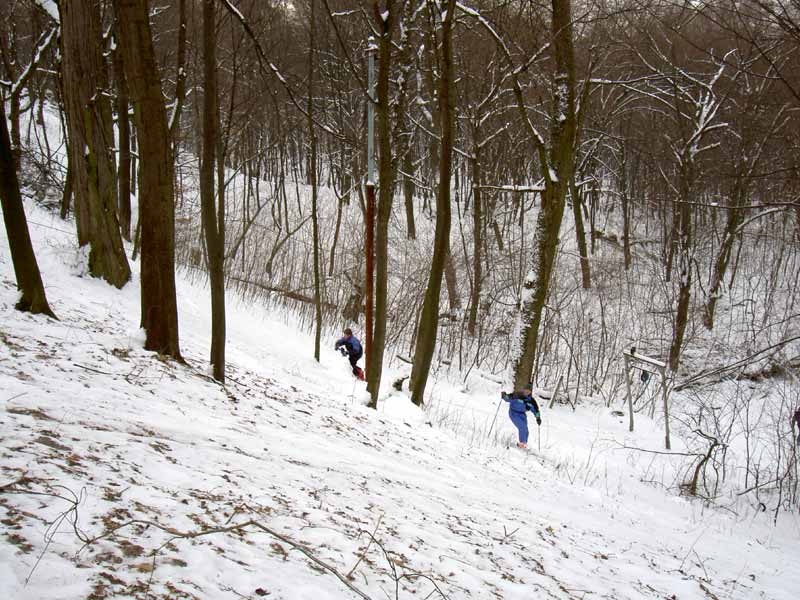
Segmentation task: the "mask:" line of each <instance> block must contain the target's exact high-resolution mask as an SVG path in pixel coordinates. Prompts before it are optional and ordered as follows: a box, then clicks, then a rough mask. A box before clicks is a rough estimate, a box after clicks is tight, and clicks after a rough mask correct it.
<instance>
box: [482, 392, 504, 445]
mask: <svg viewBox="0 0 800 600" xmlns="http://www.w3.org/2000/svg"><path fill="white" fill-rule="evenodd" d="M502 402H503V397H502V396H501V397H500V402H498V403H497V410H496V411H494V419H492V424H491V426H490V427H489V435H487V436H486V438H487V439H488V438H489V437H490V436H491V435H492V429H494V422H495V421H497V413H499V412H500V404H502Z"/></svg>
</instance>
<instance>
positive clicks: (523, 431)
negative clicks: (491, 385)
mask: <svg viewBox="0 0 800 600" xmlns="http://www.w3.org/2000/svg"><path fill="white" fill-rule="evenodd" d="M500 395H501V396H502V398H503V400H505V401H506V402H508V403H509V405H508V416H509V417H510V418H511V422H512V423H514V426H515V427H516V428H517V430H518V431H519V442H518V443H517V447H518V448H527V447H528V414H527V413H528V411H531V412H532V413H533V416H534V417H536V424H537V425H541V424H542V417H541V415H540V414H539V405H538V404H536V400H534V399H533V386H532V385H531V384H528V385H525V386H523V388H522V389H521V390H519V391H518V392H512V393H511V394H506V393H505V392H501V393H500Z"/></svg>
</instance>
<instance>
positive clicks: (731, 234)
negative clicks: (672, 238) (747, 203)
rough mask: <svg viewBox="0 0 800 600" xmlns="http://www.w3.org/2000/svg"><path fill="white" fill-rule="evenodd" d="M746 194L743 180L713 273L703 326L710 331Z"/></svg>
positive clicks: (735, 196)
mask: <svg viewBox="0 0 800 600" xmlns="http://www.w3.org/2000/svg"><path fill="white" fill-rule="evenodd" d="M746 193H747V192H746V184H745V183H744V182H743V181H741V180H739V181H737V182H736V185H735V188H734V193H733V196H734V202H735V204H734V206H732V207H731V208H730V209H729V210H728V219H727V221H726V222H725V232H724V233H723V236H722V243H721V244H720V247H719V251H718V252H717V257H716V259H715V260H714V268H713V271H712V273H711V285H710V286H709V290H708V301H707V302H706V305H705V309H704V311H703V326H704V327H705V328H706V329H708V330H709V331H710V330H711V329H712V328H713V327H714V315H715V312H716V308H717V301H718V300H719V291H720V288H721V287H722V282H723V281H724V279H725V273H726V272H727V270H728V264H729V263H730V260H731V253H732V251H733V242H734V241H735V240H736V230H737V229H738V228H739V225H740V224H741V223H742V216H743V215H742V210H741V209H740V207H741V206H742V205H743V204H744V198H745V194H746Z"/></svg>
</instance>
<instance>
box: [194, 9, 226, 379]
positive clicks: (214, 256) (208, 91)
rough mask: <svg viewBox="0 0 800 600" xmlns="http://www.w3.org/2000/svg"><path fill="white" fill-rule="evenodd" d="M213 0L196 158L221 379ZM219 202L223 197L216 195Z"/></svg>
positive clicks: (207, 17)
mask: <svg viewBox="0 0 800 600" xmlns="http://www.w3.org/2000/svg"><path fill="white" fill-rule="evenodd" d="M215 2H216V0H203V81H204V88H205V89H204V92H203V155H202V160H201V162H200V204H201V212H202V215H201V216H202V222H203V233H204V234H205V242H206V252H207V255H208V278H209V283H210V286H211V356H210V361H211V366H212V368H213V374H214V379H216V380H217V381H219V382H222V383H224V382H225V271H224V265H225V244H224V243H223V238H222V231H223V229H224V227H225V223H224V221H223V220H222V219H219V220H218V219H217V204H216V202H215V200H214V172H215V169H216V166H217V165H216V150H217V147H218V141H219V134H218V125H219V123H218V116H219V113H218V111H217V99H218V98H217V52H216V46H217V36H216V25H215V16H214V3H215ZM218 201H219V202H220V203H222V202H223V201H224V198H219V199H218Z"/></svg>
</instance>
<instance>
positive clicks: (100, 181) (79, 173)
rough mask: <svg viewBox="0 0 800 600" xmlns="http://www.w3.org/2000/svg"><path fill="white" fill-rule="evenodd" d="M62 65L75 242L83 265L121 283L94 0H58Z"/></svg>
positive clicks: (124, 269)
mask: <svg viewBox="0 0 800 600" xmlns="http://www.w3.org/2000/svg"><path fill="white" fill-rule="evenodd" d="M59 12H60V15H61V28H62V30H61V43H62V55H63V59H62V70H63V73H64V76H63V81H64V95H65V98H64V99H65V105H66V109H67V113H68V115H69V117H68V126H69V137H70V144H69V149H70V157H69V159H70V160H71V161H72V163H73V166H74V176H75V178H74V186H73V197H74V199H75V215H76V221H77V224H78V242H79V244H81V245H85V244H89V246H90V250H89V271H90V272H91V274H92V275H94V276H95V277H102V278H103V279H105V280H106V281H108V282H109V283H110V284H111V285H113V286H115V287H118V288H121V287H122V286H124V285H125V283H126V282H127V281H128V280H129V279H130V275H131V271H130V267H129V266H128V259H127V257H126V256H125V250H124V248H123V245H122V237H121V236H120V230H119V223H118V221H117V173H116V164H115V161H114V156H113V153H112V151H111V148H112V147H113V144H114V133H113V125H112V119H111V104H110V102H109V100H108V97H107V94H106V93H105V90H107V89H108V77H107V70H106V63H105V59H104V57H103V38H102V24H101V21H100V7H99V4H98V3H97V2H62V3H60V4H59Z"/></svg>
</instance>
